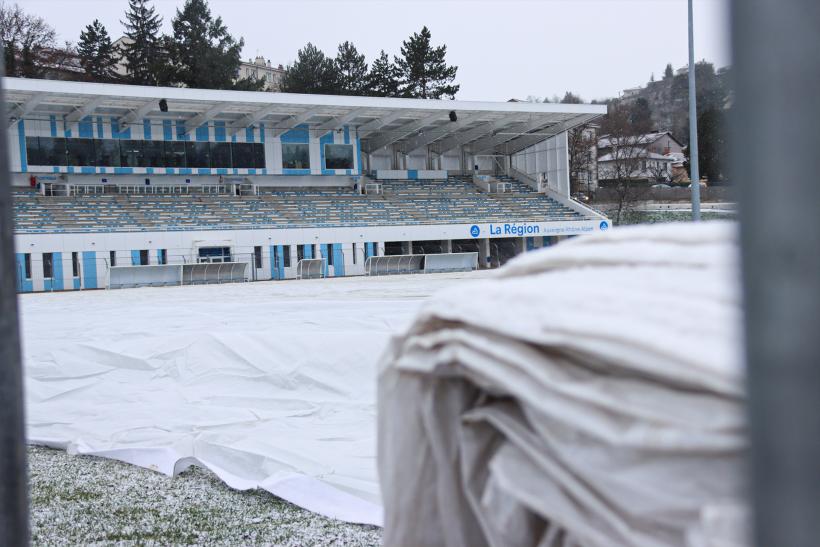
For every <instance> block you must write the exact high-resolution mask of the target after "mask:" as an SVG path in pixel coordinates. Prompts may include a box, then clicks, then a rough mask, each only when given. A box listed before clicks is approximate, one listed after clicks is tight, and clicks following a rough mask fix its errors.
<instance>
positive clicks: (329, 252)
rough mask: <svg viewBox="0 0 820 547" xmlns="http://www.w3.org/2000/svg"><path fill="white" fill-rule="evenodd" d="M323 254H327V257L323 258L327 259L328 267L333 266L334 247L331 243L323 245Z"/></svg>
mask: <svg viewBox="0 0 820 547" xmlns="http://www.w3.org/2000/svg"><path fill="white" fill-rule="evenodd" d="M322 254H327V256H323V257H322V258H326V259H327V265H328V266H333V245H332V244H330V243H328V244H327V245H322Z"/></svg>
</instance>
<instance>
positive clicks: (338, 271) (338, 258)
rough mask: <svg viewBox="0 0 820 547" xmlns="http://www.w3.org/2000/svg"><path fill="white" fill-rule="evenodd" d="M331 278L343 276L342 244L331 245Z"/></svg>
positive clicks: (343, 256)
mask: <svg viewBox="0 0 820 547" xmlns="http://www.w3.org/2000/svg"><path fill="white" fill-rule="evenodd" d="M332 252H333V276H334V277H342V276H343V275H344V274H345V255H344V253H343V252H342V244H341V243H334V244H333V250H332Z"/></svg>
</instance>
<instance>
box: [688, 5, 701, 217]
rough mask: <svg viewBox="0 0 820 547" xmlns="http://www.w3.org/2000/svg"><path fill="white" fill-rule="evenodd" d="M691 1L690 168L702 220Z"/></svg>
mask: <svg viewBox="0 0 820 547" xmlns="http://www.w3.org/2000/svg"><path fill="white" fill-rule="evenodd" d="M692 2H693V0H689V168H690V171H691V176H690V178H691V179H692V220H695V221H697V220H700V165H699V163H698V98H697V89H696V86H695V18H694V15H693V13H694V11H693V9H692Z"/></svg>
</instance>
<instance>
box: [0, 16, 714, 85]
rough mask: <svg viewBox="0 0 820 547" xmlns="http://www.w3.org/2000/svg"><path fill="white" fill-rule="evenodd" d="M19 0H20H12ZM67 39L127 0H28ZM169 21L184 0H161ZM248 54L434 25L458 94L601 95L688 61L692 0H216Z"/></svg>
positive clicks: (699, 32)
mask: <svg viewBox="0 0 820 547" xmlns="http://www.w3.org/2000/svg"><path fill="white" fill-rule="evenodd" d="M6 1H7V2H9V3H11V2H13V1H14V0H6ZM17 2H18V3H19V4H20V5H21V6H22V7H23V8H24V9H25V10H26V11H28V12H32V13H36V14H38V15H41V16H43V17H45V18H46V20H47V21H48V22H49V23H50V24H51V25H53V26H54V27H55V28H56V29H57V32H58V33H59V35H60V38H61V39H62V40H69V41H72V42H76V41H77V40H78V39H79V35H80V30H81V29H82V27H84V26H85V25H87V24H88V23H90V22H91V21H92V20H93V19H94V18H98V19H100V21H102V23H103V24H104V25H105V26H106V28H107V29H108V31H109V33H110V34H111V35H112V37H113V38H117V37H119V36H120V35H121V34H122V26H121V25H120V22H119V21H120V19H122V18H123V12H124V11H125V8H126V6H127V4H128V2H127V0H17ZM154 3H155V5H156V6H157V10H158V12H159V13H160V14H161V15H162V16H163V17H164V19H165V23H164V25H165V30H166V31H169V30H170V22H171V19H172V18H173V16H174V14H175V12H176V9H177V8H178V7H180V6H181V5H182V4H183V0H155V1H154ZM210 5H211V9H212V12H213V13H214V14H215V15H221V16H222V18H223V19H224V21H225V23H226V24H227V26H228V29H229V30H230V31H231V33H233V34H234V35H235V36H242V37H243V38H244V39H245V50H244V54H243V56H244V57H245V58H248V57H255V56H256V55H257V54H260V55H263V56H264V57H266V58H268V59H270V60H271V61H272V62H273V63H274V64H280V63H281V64H283V65H287V64H288V63H290V62H292V61H293V59H294V58H295V56H296V51H297V50H298V49H299V48H301V47H302V46H303V45H304V44H305V43H307V42H309V41H310V42H313V43H314V44H315V45H317V46H318V47H319V48H321V49H322V50H323V51H324V52H325V53H326V54H330V55H335V51H336V47H337V45H338V44H339V42H342V41H344V40H350V41H352V42H353V43H354V44H356V46H357V48H358V49H359V51H361V52H363V53H365V54H366V56H367V59H368V62H369V61H370V60H372V59H373V58H374V57H375V56H376V55H377V54H378V53H379V50H380V49H384V50H385V51H387V52H388V53H390V54H397V53H398V52H399V48H400V46H401V42H402V41H403V40H404V39H406V38H407V37H408V36H409V35H410V34H411V33H413V32H417V31H419V30H420V29H421V27H422V26H423V25H427V26H428V27H429V28H430V30H431V32H432V34H433V42H434V43H435V44H442V43H445V44H447V58H448V61H449V62H450V63H451V64H455V65H458V67H459V70H458V78H457V82H458V83H460V84H461V91H460V92H459V94H458V95H457V98H458V99H465V100H506V99H509V98H511V97H518V98H526V97H527V96H528V95H534V96H539V97H543V96H548V97H551V96H553V95H563V93H564V92H565V91H567V90H571V91H574V92H576V93H580V94H581V96H582V97H583V98H584V99H585V100H586V101H589V100H591V99H596V98H597V99H600V98H606V97H612V96H617V95H618V93H619V92H620V91H621V90H623V89H626V88H629V87H635V86H637V85H641V84H644V83H645V82H646V81H647V80H648V79H649V77H650V75H651V74H652V73H653V72H654V74H655V76H656V77H660V76H661V75H662V74H663V69H664V67H665V66H666V63H669V62H671V63H672V64H673V66H674V67H675V68H678V67H680V66H682V65H684V64H685V63H686V62H687V56H688V51H687V11H686V6H687V2H686V0H530V1H526V0H506V1H503V0H496V1H489V0H477V1H470V0H435V1H433V0H357V1H349V0H210ZM695 25H696V33H695V45H696V56H697V58H698V59H707V60H709V61H712V62H714V63H715V64H716V65H717V66H718V67H721V66H726V65H728V64H730V52H729V45H728V43H729V36H728V0H695Z"/></svg>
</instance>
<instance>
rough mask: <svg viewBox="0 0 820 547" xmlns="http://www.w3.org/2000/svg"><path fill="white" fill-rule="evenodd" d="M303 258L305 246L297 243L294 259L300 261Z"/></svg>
mask: <svg viewBox="0 0 820 547" xmlns="http://www.w3.org/2000/svg"><path fill="white" fill-rule="evenodd" d="M304 259H305V246H304V245H297V246H296V261H297V262H298V261H301V260H304Z"/></svg>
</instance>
